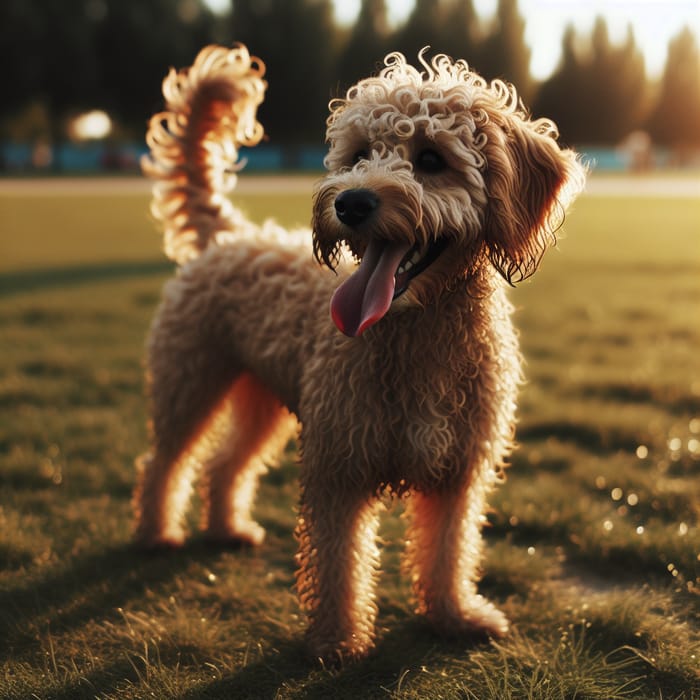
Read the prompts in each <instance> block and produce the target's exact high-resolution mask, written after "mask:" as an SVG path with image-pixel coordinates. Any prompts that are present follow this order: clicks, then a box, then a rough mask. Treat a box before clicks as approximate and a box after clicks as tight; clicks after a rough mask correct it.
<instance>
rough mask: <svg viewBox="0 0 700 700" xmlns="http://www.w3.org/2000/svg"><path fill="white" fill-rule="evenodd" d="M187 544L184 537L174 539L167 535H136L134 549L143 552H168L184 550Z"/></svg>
mask: <svg viewBox="0 0 700 700" xmlns="http://www.w3.org/2000/svg"><path fill="white" fill-rule="evenodd" d="M184 544H185V538H184V537H172V536H167V535H159V536H148V535H140V534H138V533H137V534H136V536H135V537H134V547H136V549H138V550H141V551H142V552H168V551H174V550H176V549H182V546H183V545H184Z"/></svg>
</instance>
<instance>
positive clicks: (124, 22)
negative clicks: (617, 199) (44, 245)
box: [0, 0, 700, 175]
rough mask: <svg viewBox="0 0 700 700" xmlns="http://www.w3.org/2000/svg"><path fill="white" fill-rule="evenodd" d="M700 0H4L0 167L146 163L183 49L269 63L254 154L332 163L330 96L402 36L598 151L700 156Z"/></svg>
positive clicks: (626, 158)
mask: <svg viewBox="0 0 700 700" xmlns="http://www.w3.org/2000/svg"><path fill="white" fill-rule="evenodd" d="M699 34H700V3H699V2H697V0H617V1H616V2H612V1H610V0H606V1H605V2H598V0H591V1H589V2H576V1H575V0H519V1H518V0H416V1H415V2H414V1H413V0H335V1H333V0H233V1H232V2H231V0H2V3H0V62H1V64H2V65H3V66H5V72H6V77H5V84H4V86H3V98H2V100H1V101H0V173H2V174H6V175H20V174H33V173H46V174H50V173H91V172H100V171H109V172H126V173H129V172H136V170H137V168H138V159H139V156H140V154H141V153H142V152H143V150H144V146H143V140H144V134H145V129H146V121H147V119H148V117H149V115H150V114H152V113H153V112H154V111H157V110H158V109H160V107H161V104H162V101H161V96H160V84H161V81H162V78H163V77H164V75H165V74H166V72H167V70H168V69H169V68H170V67H171V66H175V67H182V66H185V65H189V64H190V63H191V62H192V60H193V58H194V56H195V55H196V53H197V51H198V50H199V48H201V47H202V46H203V45H205V44H207V43H210V42H218V43H222V44H225V45H230V44H231V43H232V42H234V41H242V42H244V43H246V44H247V45H248V47H249V49H250V50H251V53H253V54H255V55H258V56H260V57H261V58H262V59H263V61H264V62H265V63H266V65H267V77H268V80H269V84H270V87H269V90H268V95H267V99H266V102H265V104H264V105H263V107H262V109H261V114H260V119H261V121H262V123H263V125H264V126H265V129H266V132H267V140H266V142H265V143H264V144H263V145H262V146H260V147H258V148H256V149H255V150H254V151H252V152H251V153H249V154H246V157H247V159H248V169H250V170H317V169H320V168H321V165H322V156H323V152H324V144H323V138H324V122H325V117H326V114H327V104H328V101H329V99H331V98H332V97H334V96H337V95H339V94H342V93H343V91H344V90H346V89H347V88H348V87H349V86H350V85H351V84H352V83H353V82H355V81H356V80H357V79H358V78H361V77H363V76H365V75H367V74H368V73H370V72H372V71H374V70H375V69H376V68H377V67H378V66H379V65H380V64H381V60H382V58H383V56H384V55H385V54H386V53H387V52H388V51H392V50H399V51H402V52H403V53H405V54H406V55H407V56H408V57H409V59H411V60H414V59H415V57H416V54H417V52H418V51H419V50H420V49H421V48H422V47H423V46H425V45H430V46H431V47H432V51H433V52H442V53H447V54H449V55H451V56H453V57H460V58H465V59H466V60H467V61H468V62H469V64H470V65H471V66H472V67H473V68H474V69H476V70H477V71H478V72H480V73H481V74H482V75H484V76H485V77H487V78H495V77H499V78H504V79H505V80H508V81H510V82H512V83H514V84H515V85H516V86H517V88H518V91H519V93H520V95H521V97H522V98H523V100H524V102H525V104H526V105H528V107H529V108H530V110H531V111H532V113H533V114H534V115H535V116H547V117H550V118H552V119H554V120H555V121H556V122H557V124H558V125H559V128H560V131H561V134H562V140H563V142H565V143H567V144H570V145H574V146H576V147H577V148H578V149H579V150H582V151H583V152H585V153H586V154H587V155H588V156H589V158H590V159H591V160H592V161H593V162H595V164H596V167H598V168H599V169H607V170H630V169H634V170H649V169H652V168H669V167H673V168H688V167H693V166H697V165H698V164H700V54H699V50H698V35H699Z"/></svg>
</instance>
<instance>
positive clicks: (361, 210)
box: [335, 189, 379, 226]
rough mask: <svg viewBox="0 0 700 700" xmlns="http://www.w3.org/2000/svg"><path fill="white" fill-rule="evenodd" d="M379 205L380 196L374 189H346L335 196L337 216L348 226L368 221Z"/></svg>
mask: <svg viewBox="0 0 700 700" xmlns="http://www.w3.org/2000/svg"><path fill="white" fill-rule="evenodd" d="M378 206H379V197H377V195H376V194H374V192H372V190H365V189H359V190H345V191H344V192H341V193H340V194H339V195H338V196H337V197H336V198H335V213H336V216H337V217H338V218H339V219H340V220H341V221H342V222H343V223H344V224H347V225H348V226H358V225H359V224H361V223H362V222H363V221H366V220H367V219H368V218H369V217H370V215H371V214H372V212H373V211H374V210H375V209H376V208H377V207H378Z"/></svg>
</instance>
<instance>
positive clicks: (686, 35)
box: [649, 27, 700, 152]
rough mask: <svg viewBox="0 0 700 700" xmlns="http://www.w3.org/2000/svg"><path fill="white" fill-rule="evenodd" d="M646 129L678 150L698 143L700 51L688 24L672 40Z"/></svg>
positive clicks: (663, 142) (699, 127)
mask: <svg viewBox="0 0 700 700" xmlns="http://www.w3.org/2000/svg"><path fill="white" fill-rule="evenodd" d="M649 129H650V131H651V134H652V137H653V139H654V140H655V141H656V142H657V143H660V144H664V145H666V146H671V147H673V148H675V149H676V150H677V151H679V152H680V151H683V150H685V149H688V148H691V147H696V148H697V147H698V146H700V53H699V52H698V45H697V43H696V39H695V36H694V35H693V33H692V32H691V31H690V29H689V28H688V27H686V28H684V29H683V30H682V31H681V32H680V33H679V34H678V35H677V36H676V37H675V38H673V39H672V40H671V42H670V43H669V47H668V56H667V59H666V67H665V69H664V73H663V77H662V79H661V89H660V92H659V96H658V99H657V103H656V108H655V109H654V111H653V113H652V116H651V118H650V120H649Z"/></svg>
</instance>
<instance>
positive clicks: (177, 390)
mask: <svg viewBox="0 0 700 700" xmlns="http://www.w3.org/2000/svg"><path fill="white" fill-rule="evenodd" d="M183 317H184V316H183V314H181V313H180V311H179V309H178V308H177V305H176V304H170V303H166V304H165V305H164V307H163V308H162V309H161V313H160V315H159V317H158V318H157V320H156V322H155V323H154V326H153V330H152V333H151V338H150V347H149V363H148V365H149V366H148V379H149V393H150V396H151V416H152V420H151V450H150V452H149V453H147V454H146V455H144V456H143V457H141V458H140V459H139V460H138V461H137V468H138V471H139V473H138V482H137V485H136V489H135V491H134V498H133V506H134V512H135V516H136V530H135V539H136V541H137V542H138V543H139V544H140V545H142V546H144V547H158V546H177V545H180V544H182V542H183V540H184V536H185V531H184V523H183V521H184V516H185V511H186V509H187V506H188V504H189V501H190V496H191V494H192V482H193V481H194V478H195V476H196V473H197V471H198V469H199V467H200V465H201V463H202V457H203V455H202V453H201V450H199V449H198V447H200V446H202V444H203V443H204V446H206V441H202V440H201V438H202V437H203V436H204V435H205V434H206V433H207V431H208V430H209V428H210V427H211V426H212V422H213V421H215V419H216V416H217V414H218V413H219V412H220V411H221V410H223V409H224V408H225V407H226V404H227V396H228V394H229V392H230V390H231V387H232V385H233V382H234V380H235V378H236V376H237V374H238V372H237V371H236V366H235V363H233V362H231V359H230V358H227V357H224V356H223V353H222V352H221V348H220V346H219V345H217V344H216V343H213V342H210V339H208V338H203V337H202V336H201V333H199V332H198V329H197V328H190V327H185V326H184V324H182V323H181V324H180V325H179V326H178V320H179V319H182V318H183Z"/></svg>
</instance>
